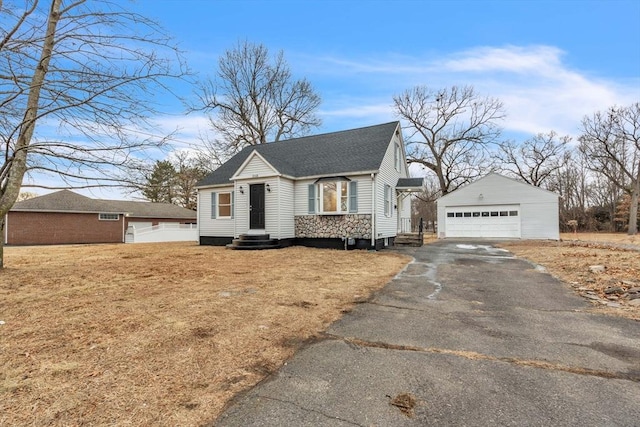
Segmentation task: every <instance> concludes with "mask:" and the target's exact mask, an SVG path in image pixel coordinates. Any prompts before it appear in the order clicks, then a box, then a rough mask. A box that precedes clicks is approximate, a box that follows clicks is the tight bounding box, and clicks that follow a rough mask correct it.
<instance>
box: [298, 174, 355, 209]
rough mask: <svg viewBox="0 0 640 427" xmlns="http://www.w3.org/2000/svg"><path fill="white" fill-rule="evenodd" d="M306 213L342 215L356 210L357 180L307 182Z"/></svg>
mask: <svg viewBox="0 0 640 427" xmlns="http://www.w3.org/2000/svg"><path fill="white" fill-rule="evenodd" d="M308 202H309V203H308V204H309V206H308V213H310V214H320V215H344V214H347V213H356V212H358V182H357V181H322V182H319V183H317V184H309V198H308Z"/></svg>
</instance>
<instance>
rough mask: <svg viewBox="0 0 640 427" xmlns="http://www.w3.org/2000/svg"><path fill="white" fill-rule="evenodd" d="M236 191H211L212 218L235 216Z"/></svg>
mask: <svg viewBox="0 0 640 427" xmlns="http://www.w3.org/2000/svg"><path fill="white" fill-rule="evenodd" d="M233 205H234V192H233V191H229V192H221V193H211V218H212V219H216V218H233V210H234V209H233V208H234V206H233Z"/></svg>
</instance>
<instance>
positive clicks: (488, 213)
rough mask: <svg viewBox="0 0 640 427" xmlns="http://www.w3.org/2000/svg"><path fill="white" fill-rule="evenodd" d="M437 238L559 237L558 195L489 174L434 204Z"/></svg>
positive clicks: (556, 238)
mask: <svg viewBox="0 0 640 427" xmlns="http://www.w3.org/2000/svg"><path fill="white" fill-rule="evenodd" d="M437 206H438V238H454V237H464V238H469V237H471V238H474V237H475V238H508V239H552V240H558V239H559V238H560V230H559V224H558V222H559V219H558V195H557V194H555V193H552V192H550V191H547V190H543V189H541V188H538V187H534V186H532V185H529V184H525V183H523V182H519V181H516V180H514V179H511V178H507V177H505V176H502V175H498V174H496V173H491V174H489V175H487V176H485V177H483V178H481V179H479V180H477V181H476V182H474V183H472V184H469V185H467V186H466V187H463V188H460V189H458V190H456V191H454V192H453V193H449V194H447V195H446V196H443V197H441V198H439V199H438V201H437Z"/></svg>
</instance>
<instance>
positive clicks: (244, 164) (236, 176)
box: [230, 150, 282, 181]
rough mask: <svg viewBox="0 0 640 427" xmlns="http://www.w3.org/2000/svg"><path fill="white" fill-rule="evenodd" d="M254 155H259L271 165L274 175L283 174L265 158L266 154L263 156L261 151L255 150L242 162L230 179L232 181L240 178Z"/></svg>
mask: <svg viewBox="0 0 640 427" xmlns="http://www.w3.org/2000/svg"><path fill="white" fill-rule="evenodd" d="M254 157H258V158H259V159H260V160H262V161H263V162H264V163H265V164H266V165H267V166H269V168H270V169H271V170H272V171H273V175H272V176H281V175H282V174H281V173H280V172H279V171H278V170H277V169H276V168H274V167H273V165H272V164H271V163H269V162H268V161H267V159H265V158H264V156H262V155H261V154H260V153H258V152H257V151H256V150H253V151H252V152H251V154H249V155H248V156H247V158H246V159H244V162H242V164H241V165H240V167H239V168H238V170H236V172H235V173H234V174H233V175H232V176H231V178H230V180H231V181H235V180H237V179H238V177H239V175H240V174H241V173H242V171H243V170H244V168H246V167H247V165H248V164H249V163H250V162H251V161H252V160H253V158H254Z"/></svg>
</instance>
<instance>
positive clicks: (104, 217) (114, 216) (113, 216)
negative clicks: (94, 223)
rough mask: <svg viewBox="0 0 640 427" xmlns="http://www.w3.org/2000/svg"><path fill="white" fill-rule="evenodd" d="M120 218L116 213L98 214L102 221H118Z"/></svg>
mask: <svg viewBox="0 0 640 427" xmlns="http://www.w3.org/2000/svg"><path fill="white" fill-rule="evenodd" d="M119 218H120V215H119V214H116V213H101V214H98V219H99V220H100V221H117V220H118V219H119Z"/></svg>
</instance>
